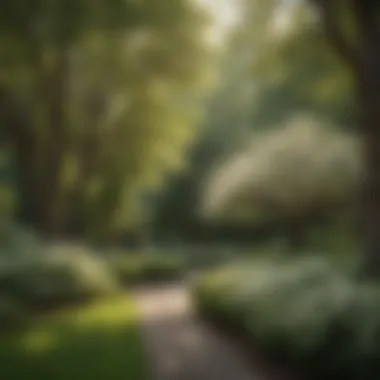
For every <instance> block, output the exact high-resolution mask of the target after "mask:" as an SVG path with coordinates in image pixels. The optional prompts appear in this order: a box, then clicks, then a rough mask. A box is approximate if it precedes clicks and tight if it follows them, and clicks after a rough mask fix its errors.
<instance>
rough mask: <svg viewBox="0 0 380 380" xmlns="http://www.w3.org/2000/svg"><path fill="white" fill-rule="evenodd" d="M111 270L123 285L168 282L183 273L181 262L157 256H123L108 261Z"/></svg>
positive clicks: (170, 257) (180, 260)
mask: <svg viewBox="0 0 380 380" xmlns="http://www.w3.org/2000/svg"><path fill="white" fill-rule="evenodd" d="M110 263H111V268H112V269H113V271H114V272H115V273H116V276H117V278H118V279H119V280H120V281H121V283H123V284H135V283H140V282H151V281H153V282H155V281H170V280H176V279H179V278H181V276H182V275H183V274H184V273H185V265H184V262H183V260H182V259H181V258H180V257H177V256H169V255H158V254H137V253H133V254H127V253H126V254H123V255H117V256H116V257H113V258H111V259H110Z"/></svg>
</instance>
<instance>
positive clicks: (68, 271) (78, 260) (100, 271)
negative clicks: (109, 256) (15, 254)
mask: <svg viewBox="0 0 380 380" xmlns="http://www.w3.org/2000/svg"><path fill="white" fill-rule="evenodd" d="M19 285H20V288H21V290H22V292H23V294H24V295H25V297H27V299H30V300H32V301H33V302H45V301H47V302H48V301H50V300H52V301H53V300H54V301H55V300H56V301H59V300H60V299H62V300H70V299H72V300H75V299H82V298H87V297H94V296H101V295H105V294H109V293H110V292H112V291H114V290H115V289H116V282H115V279H114V277H113V273H112V272H111V269H110V268H109V266H108V265H107V264H106V263H105V262H104V261H103V260H102V259H100V258H97V257H95V256H94V255H92V254H91V253H89V252H86V251H85V250H83V249H75V248H73V247H70V248H63V247H60V248H58V249H54V250H53V251H52V252H49V254H48V255H46V256H45V257H39V258H38V259H36V260H35V261H34V262H33V263H31V264H29V265H28V266H27V267H24V268H23V269H22V270H20V272H19Z"/></svg>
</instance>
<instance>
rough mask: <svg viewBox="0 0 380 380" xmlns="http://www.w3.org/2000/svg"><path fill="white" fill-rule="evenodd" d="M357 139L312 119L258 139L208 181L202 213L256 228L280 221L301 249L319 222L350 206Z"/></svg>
mask: <svg viewBox="0 0 380 380" xmlns="http://www.w3.org/2000/svg"><path fill="white" fill-rule="evenodd" d="M357 153H358V149H357V141H356V140H355V138H354V137H353V136H351V135H347V134H344V133H342V132H339V131H337V130H334V128H332V127H331V126H328V125H326V124H324V123H320V122H316V121H315V120H314V119H313V118H310V117H304V116H302V117H296V118H293V119H291V120H290V121H289V122H288V124H287V125H285V126H282V127H281V128H278V129H277V130H274V131H272V132H266V133H264V134H263V135H262V136H261V137H260V138H258V137H256V138H255V140H254V143H253V145H252V147H250V148H248V149H246V150H244V151H242V152H240V153H238V154H235V155H233V156H231V157H230V158H229V160H228V161H227V162H223V163H221V165H220V167H219V170H216V171H215V173H214V175H213V176H211V178H210V179H209V186H208V188H207V191H206V193H205V197H204V199H203V202H202V210H201V211H202V213H203V215H204V216H205V217H209V218H210V217H211V218H213V219H216V220H218V219H221V218H228V219H233V220H236V221H245V222H246V223H252V220H254V221H255V223H256V225H263V224H264V225H265V224H268V223H269V224H273V225H277V224H278V223H280V224H281V225H282V229H283V231H284V232H285V234H286V236H288V238H289V243H290V247H291V248H292V249H299V248H301V247H303V246H304V244H305V237H306V234H307V233H308V232H309V231H310V228H311V227H312V226H313V225H314V224H315V223H316V221H318V219H320V218H326V217H329V216H331V215H332V214H333V213H336V212H337V211H338V210H339V209H342V208H343V209H344V208H346V209H347V207H351V206H350V205H352V204H353V199H354V197H355V195H356V189H357V185H358V183H359V178H360V172H361V171H360V159H359V158H358V154H357Z"/></svg>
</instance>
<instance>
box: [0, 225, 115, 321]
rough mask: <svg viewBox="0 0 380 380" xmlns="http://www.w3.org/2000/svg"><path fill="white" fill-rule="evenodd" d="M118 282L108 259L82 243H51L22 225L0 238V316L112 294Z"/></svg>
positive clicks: (3, 317)
mask: <svg viewBox="0 0 380 380" xmlns="http://www.w3.org/2000/svg"><path fill="white" fill-rule="evenodd" d="M116 289H117V282H116V281H115V277H114V274H113V272H112V271H111V268H110V267H109V265H108V263H106V262H105V260H102V259H101V258H98V257H96V256H95V255H94V254H92V252H90V251H88V250H86V249H85V248H82V247H77V246H71V245H55V246H52V247H49V246H47V245H44V244H43V243H42V242H40V241H39V240H38V239H37V238H36V237H35V236H34V235H33V234H30V233H26V232H25V231H23V230H21V229H13V230H12V233H9V234H8V235H4V236H2V239H1V241H0V309H1V310H0V314H1V315H0V319H1V320H4V321H5V320H10V321H12V320H15V321H16V320H17V317H16V316H15V315H16V314H20V315H21V316H22V315H24V316H27V314H25V313H24V312H21V311H19V310H30V309H35V308H37V307H40V306H44V305H52V306H53V305H57V306H59V305H60V304H62V303H71V302H76V301H81V300H84V299H89V298H91V297H95V296H101V295H104V294H109V293H110V292H113V291H115V290H116Z"/></svg>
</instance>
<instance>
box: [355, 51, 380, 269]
mask: <svg viewBox="0 0 380 380" xmlns="http://www.w3.org/2000/svg"><path fill="white" fill-rule="evenodd" d="M379 58H380V57H379ZM377 61H378V62H379V65H375V66H377V67H375V68H373V69H372V70H371V69H370V68H368V67H364V68H361V69H360V72H359V73H358V83H357V84H358V96H359V101H360V104H361V111H362V123H363V155H364V168H365V173H363V174H364V189H363V198H364V199H363V201H364V221H365V228H364V243H365V258H364V271H365V273H366V274H367V275H369V276H371V277H374V276H375V277H378V276H380V70H378V69H377V68H380V59H378V60H377Z"/></svg>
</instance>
